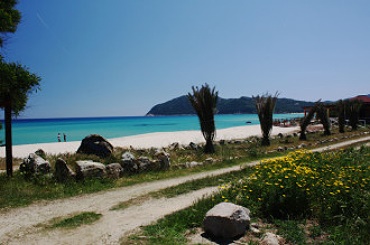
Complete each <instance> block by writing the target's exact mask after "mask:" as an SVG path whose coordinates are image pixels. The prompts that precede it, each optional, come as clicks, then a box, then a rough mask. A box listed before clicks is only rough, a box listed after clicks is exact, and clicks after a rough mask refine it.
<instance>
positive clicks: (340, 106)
mask: <svg viewBox="0 0 370 245" xmlns="http://www.w3.org/2000/svg"><path fill="white" fill-rule="evenodd" d="M335 107H336V109H337V112H338V125H339V132H340V133H344V124H345V119H346V113H345V111H346V106H345V102H344V101H343V100H338V101H337V103H335Z"/></svg>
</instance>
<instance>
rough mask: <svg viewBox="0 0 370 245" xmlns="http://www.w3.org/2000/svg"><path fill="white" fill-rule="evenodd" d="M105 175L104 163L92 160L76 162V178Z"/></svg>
mask: <svg viewBox="0 0 370 245" xmlns="http://www.w3.org/2000/svg"><path fill="white" fill-rule="evenodd" d="M103 177H105V165H104V164H102V163H99V162H93V161H90V160H85V161H77V162H76V178H77V179H78V180H83V179H86V178H103Z"/></svg>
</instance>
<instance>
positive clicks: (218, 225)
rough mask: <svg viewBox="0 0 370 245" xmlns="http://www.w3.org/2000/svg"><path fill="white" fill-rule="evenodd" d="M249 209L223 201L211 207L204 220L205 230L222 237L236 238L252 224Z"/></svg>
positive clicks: (214, 235)
mask: <svg viewBox="0 0 370 245" xmlns="http://www.w3.org/2000/svg"><path fill="white" fill-rule="evenodd" d="M249 213H250V211H249V209H247V208H245V207H242V206H239V205H235V204H233V203H227V202H222V203H219V204H217V205H216V206H214V207H213V208H212V209H210V210H209V211H208V212H207V213H206V216H205V218H204V220H203V227H204V231H205V232H206V233H207V234H209V235H211V236H213V237H220V238H234V237H237V236H241V235H243V234H244V233H245V231H246V230H247V228H248V227H249V224H250V217H249Z"/></svg>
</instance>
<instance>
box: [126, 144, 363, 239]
mask: <svg viewBox="0 0 370 245" xmlns="http://www.w3.org/2000/svg"><path fill="white" fill-rule="evenodd" d="M253 169H254V171H253V172H252V173H245V174H244V175H243V177H242V178H235V179H234V180H231V181H230V182H225V183H224V184H222V185H221V187H220V189H221V192H220V193H219V194H216V195H214V196H213V197H211V198H206V199H202V200H200V201H199V202H197V203H195V204H194V205H193V206H191V207H188V208H186V209H183V210H181V211H179V212H176V213H173V214H170V215H168V216H166V217H165V218H163V219H161V220H159V221H158V222H157V223H155V224H153V225H149V226H146V227H143V228H142V230H141V231H140V232H139V233H137V234H134V235H131V236H129V237H126V238H122V240H121V244H127V243H130V244H168V243H171V244H186V243H187V242H188V241H187V239H186V234H189V231H190V233H191V231H192V230H195V229H199V227H202V221H203V218H204V215H205V213H206V212H207V211H208V210H209V209H210V208H212V207H213V206H214V205H215V204H217V203H219V202H222V201H227V202H233V203H236V204H240V205H243V206H245V207H248V208H249V209H250V210H251V214H252V216H253V217H258V218H260V219H263V220H264V222H268V223H270V224H271V225H272V226H273V227H276V229H277V230H278V231H277V234H279V235H281V236H283V237H284V238H285V239H286V240H287V242H288V243H289V244H367V243H368V241H369V239H370V234H369V232H368V231H369V230H370V206H369V203H370V147H360V148H359V149H354V148H349V149H346V150H338V151H331V152H326V153H310V152H303V151H298V152H293V153H290V154H289V155H288V156H284V157H280V158H275V159H270V160H266V161H265V162H264V163H263V164H262V165H258V166H256V167H254V168H253ZM243 171H244V170H241V172H243ZM293 197H294V198H293ZM308 224H311V225H308ZM312 224H313V225H312Z"/></svg>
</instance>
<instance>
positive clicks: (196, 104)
mask: <svg viewBox="0 0 370 245" xmlns="http://www.w3.org/2000/svg"><path fill="white" fill-rule="evenodd" d="M192 90H193V94H191V93H188V99H189V101H190V103H191V105H192V106H193V108H194V110H195V112H196V113H197V115H198V118H199V123H200V129H201V131H202V134H203V137H204V139H205V140H206V145H205V147H204V153H214V152H215V148H214V146H213V140H214V138H215V136H216V127H215V120H214V114H215V113H216V105H217V100H218V92H216V91H215V87H213V89H211V88H210V87H209V85H208V84H207V83H206V84H205V85H202V87H201V88H198V87H194V86H193V87H192Z"/></svg>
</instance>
